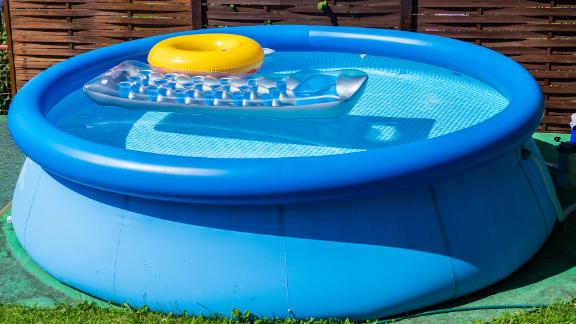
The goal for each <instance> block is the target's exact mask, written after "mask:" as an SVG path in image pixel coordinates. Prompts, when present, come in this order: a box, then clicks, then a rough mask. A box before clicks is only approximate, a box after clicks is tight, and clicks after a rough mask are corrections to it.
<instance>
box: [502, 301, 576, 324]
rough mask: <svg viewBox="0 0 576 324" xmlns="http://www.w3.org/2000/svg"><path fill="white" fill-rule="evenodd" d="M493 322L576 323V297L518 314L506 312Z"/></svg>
mask: <svg viewBox="0 0 576 324" xmlns="http://www.w3.org/2000/svg"><path fill="white" fill-rule="evenodd" d="M492 323H498V324H504V323H510V324H512V323H576V299H573V300H572V301H571V302H566V303H558V304H553V305H552V306H549V307H543V308H538V309H535V310H531V311H522V312H519V313H516V314H511V313H504V314H502V315H501V316H499V317H498V318H496V319H495V320H494V321H492Z"/></svg>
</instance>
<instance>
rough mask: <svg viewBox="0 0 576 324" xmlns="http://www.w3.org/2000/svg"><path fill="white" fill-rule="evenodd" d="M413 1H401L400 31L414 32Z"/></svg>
mask: <svg viewBox="0 0 576 324" xmlns="http://www.w3.org/2000/svg"><path fill="white" fill-rule="evenodd" d="M412 14H413V3H412V0H400V29H401V30H406V31H412V29H413V28H412Z"/></svg>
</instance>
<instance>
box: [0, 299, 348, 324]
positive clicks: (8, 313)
mask: <svg viewBox="0 0 576 324" xmlns="http://www.w3.org/2000/svg"><path fill="white" fill-rule="evenodd" d="M0 323H3V324H4V323H58V324H60V323H83V324H84V323H194V324H229V323H230V324H232V323H234V324H243V323H250V324H281V323H282V324H284V323H286V324H312V323H314V324H316V323H317V324H331V323H344V324H349V323H351V322H350V321H345V320H342V321H339V320H333V319H331V320H316V319H309V320H305V321H297V320H293V319H286V320H281V319H274V320H269V319H257V318H255V317H254V316H252V315H251V314H250V313H249V312H245V313H242V312H240V311H234V312H233V313H232V314H231V316H230V318H226V317H224V316H220V317H215V316H212V317H202V316H188V315H186V314H184V315H179V316H177V315H174V314H161V313H156V312H151V311H149V310H148V309H147V308H140V309H133V308H130V307H110V308H102V307H99V306H97V305H96V304H93V303H92V304H89V303H79V304H76V305H59V306H57V307H55V308H38V307H29V306H23V305H0Z"/></svg>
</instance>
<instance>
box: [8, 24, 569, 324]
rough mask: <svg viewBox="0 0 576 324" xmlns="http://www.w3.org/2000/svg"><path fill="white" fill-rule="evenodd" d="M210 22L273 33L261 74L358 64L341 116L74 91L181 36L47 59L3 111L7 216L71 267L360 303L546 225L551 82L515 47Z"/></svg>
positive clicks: (108, 280) (417, 291) (490, 266)
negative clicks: (353, 95)
mask: <svg viewBox="0 0 576 324" xmlns="http://www.w3.org/2000/svg"><path fill="white" fill-rule="evenodd" d="M217 31H218V32H227V33H236V34H241V35H246V36H249V37H251V38H253V39H255V40H257V41H258V42H259V43H260V44H261V45H262V46H263V47H267V48H271V49H274V50H275V51H276V52H275V53H274V54H272V55H270V56H268V57H267V58H266V59H265V61H264V64H263V66H262V68H261V72H262V73H284V72H285V73H293V72H294V71H299V70H305V69H316V70H326V71H328V70H333V69H344V68H349V69H357V70H361V71H363V72H365V73H366V74H367V75H368V78H367V81H366V85H365V89H364V92H363V93H362V95H361V97H360V98H359V99H358V101H357V102H355V104H354V107H352V108H351V110H350V111H349V112H348V113H347V114H346V115H344V116H340V117H339V118H331V119H322V118H318V119H314V118H312V119H290V120H287V119H275V118H250V117H242V116H211V115H195V114H188V113H170V112H158V111H145V110H144V111H142V110H128V109H124V108H120V107H114V106H102V105H98V104H96V103H95V102H93V101H91V100H90V99H89V98H87V97H86V95H85V94H84V92H83V91H82V86H83V84H85V83H86V82H87V81H89V80H90V79H92V78H94V77H95V76H97V75H99V74H101V73H103V72H104V71H106V70H108V69H110V68H111V67H113V66H115V65H117V64H119V63H120V62H122V61H126V60H137V61H142V62H145V60H146V54H147V52H148V51H149V49H150V48H151V47H152V46H153V45H154V44H156V43H157V42H158V41H160V40H162V39H165V38H167V37H170V36H174V35H164V36H159V37H153V38H146V39H141V40H136V41H131V42H126V43H123V44H120V45H115V46H111V47H106V48H102V49H98V50H95V51H92V52H89V53H86V54H83V55H79V56H77V57H74V58H72V59H70V60H67V61H65V62H63V63H60V64H58V65H56V66H54V67H52V68H50V69H48V70H46V71H45V72H43V73H41V74H40V75H38V76H37V77H35V78H34V79H33V80H31V81H30V82H28V83H27V84H26V86H25V87H24V88H23V89H22V90H21V91H20V92H19V93H18V95H17V96H16V98H15V99H14V101H13V104H12V107H11V108H10V113H9V127H10V131H11V134H12V136H13V138H14V140H15V142H16V143H17V145H18V146H19V147H20V148H21V149H22V151H24V152H25V153H26V154H27V156H28V160H27V161H26V163H25V165H24V168H23V169H22V173H21V175H20V179H19V182H18V185H17V188H16V192H15V194H14V200H13V224H14V229H15V231H16V234H17V236H18V239H19V240H20V242H21V243H22V245H23V246H24V248H25V249H26V250H27V251H28V253H29V254H30V256H31V257H32V258H33V259H34V260H35V261H36V262H37V263H38V264H39V265H40V266H42V267H43V268H44V269H45V270H46V271H48V272H49V273H50V274H52V275H53V276H54V277H56V278H57V279H59V280H60V281H62V282H64V283H66V284H68V285H70V286H72V287H75V288H77V289H79V290H82V291H84V292H86V293H89V294H91V295H94V296H96V297H99V298H101V299H104V300H109V301H112V302H116V303H123V302H128V303H129V304H131V305H133V306H136V307H137V306H142V305H148V306H149V307H150V308H152V309H154V310H160V311H167V312H182V311H187V312H188V313H195V314H199V313H202V314H213V313H221V314H230V311H231V310H232V309H234V308H238V309H241V310H250V311H251V312H252V313H254V314H256V315H258V316H280V317H296V318H305V317H335V316H336V317H349V318H353V319H367V318H375V317H381V316H389V315H393V314H398V313H402V312H406V311H410V310H414V309H418V308H421V307H425V306H429V305H433V304H435V303H439V302H442V301H446V300H449V299H452V298H456V297H459V296H462V295H465V294H468V293H471V292H473V291H476V290H478V289H481V288H483V287H486V286H488V285H491V284H493V283H495V282H497V281H498V280H501V279H503V278H505V277H507V276H508V275H510V274H511V273H512V272H513V271H515V270H516V269H518V268H519V267H520V266H521V265H522V264H524V263H525V262H526V261H527V260H528V259H530V257H531V256H532V255H533V254H534V253H535V252H536V251H537V250H538V249H539V248H540V246H541V245H542V244H543V243H544V241H545V240H546V238H547V237H548V235H549V233H550V231H551V230H552V228H553V227H554V224H555V220H556V217H557V215H559V213H560V210H559V205H558V202H557V200H556V198H555V195H554V189H553V187H552V186H551V184H550V179H549V177H548V175H547V173H546V170H545V167H544V165H543V161H542V158H541V157H540V155H539V153H538V151H537V149H536V148H535V145H534V142H533V141H532V139H531V134H532V132H533V131H534V130H535V128H536V127H537V125H538V122H539V120H540V118H541V116H542V112H543V104H542V95H541V92H540V90H539V88H538V85H537V84H536V82H535V80H534V79H533V78H532V77H531V76H530V75H529V73H528V72H526V71H525V70H524V69H523V68H522V67H521V66H519V65H518V64H516V63H515V62H513V61H512V60H510V59H508V58H506V57H504V56H502V55H500V54H498V53H495V52H493V51H490V50H488V49H485V48H482V47H478V46H475V45H471V44H468V43H463V42H460V41H456V40H451V39H446V38H441V37H434V36H428V35H422V34H416V33H405V32H398V31H387V30H375V29H362V28H340V27H307V26H258V27H241V28H226V29H218V30H217ZM197 32H199V33H211V32H213V30H202V31H197ZM189 33H193V32H189ZM181 34H182V33H181ZM183 34H186V33H183Z"/></svg>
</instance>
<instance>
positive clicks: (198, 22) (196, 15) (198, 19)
mask: <svg viewBox="0 0 576 324" xmlns="http://www.w3.org/2000/svg"><path fill="white" fill-rule="evenodd" d="M190 10H191V12H192V14H191V16H192V29H202V27H203V18H202V17H203V14H202V0H190Z"/></svg>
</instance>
